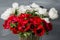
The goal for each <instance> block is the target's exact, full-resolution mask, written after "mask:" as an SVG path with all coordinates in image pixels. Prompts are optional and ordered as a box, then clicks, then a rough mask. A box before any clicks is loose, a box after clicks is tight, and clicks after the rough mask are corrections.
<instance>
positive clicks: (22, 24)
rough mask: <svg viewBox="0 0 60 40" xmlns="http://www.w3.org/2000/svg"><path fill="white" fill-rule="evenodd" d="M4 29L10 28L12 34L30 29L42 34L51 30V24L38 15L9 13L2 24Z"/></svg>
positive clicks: (36, 33)
mask: <svg viewBox="0 0 60 40" xmlns="http://www.w3.org/2000/svg"><path fill="white" fill-rule="evenodd" d="M3 26H4V28H5V29H10V30H11V31H12V32H13V33H14V34H19V33H20V32H22V33H24V32H28V31H31V32H33V33H34V34H35V35H38V36H42V35H43V34H44V33H45V32H46V31H50V30H52V24H51V23H47V22H46V21H45V20H43V19H41V18H40V17H39V16H33V15H31V14H26V13H24V14H23V13H21V14H20V15H19V16H16V15H11V16H10V17H9V18H8V19H7V20H6V21H5V22H4V24H3Z"/></svg>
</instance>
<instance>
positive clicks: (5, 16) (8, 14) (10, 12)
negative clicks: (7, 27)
mask: <svg viewBox="0 0 60 40" xmlns="http://www.w3.org/2000/svg"><path fill="white" fill-rule="evenodd" d="M11 14H12V9H11V8H8V9H7V10H6V11H5V12H4V13H3V14H2V15H1V18H2V19H3V20H6V19H8V17H9V16H10V15H11Z"/></svg>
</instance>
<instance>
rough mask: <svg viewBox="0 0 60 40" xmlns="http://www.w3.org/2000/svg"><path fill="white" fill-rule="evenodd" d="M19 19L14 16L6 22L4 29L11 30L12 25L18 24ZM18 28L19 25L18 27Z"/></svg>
mask: <svg viewBox="0 0 60 40" xmlns="http://www.w3.org/2000/svg"><path fill="white" fill-rule="evenodd" d="M18 20H19V19H18V17H17V16H14V15H12V16H10V17H9V18H8V19H7V20H6V21H5V22H4V24H3V27H4V28H5V29H9V28H10V27H11V25H10V24H11V23H12V24H15V23H18ZM16 26H17V25H16Z"/></svg>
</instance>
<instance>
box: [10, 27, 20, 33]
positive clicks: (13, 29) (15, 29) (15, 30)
mask: <svg viewBox="0 0 60 40" xmlns="http://www.w3.org/2000/svg"><path fill="white" fill-rule="evenodd" d="M10 29H11V31H12V32H13V33H14V34H18V33H19V31H18V30H17V28H10Z"/></svg>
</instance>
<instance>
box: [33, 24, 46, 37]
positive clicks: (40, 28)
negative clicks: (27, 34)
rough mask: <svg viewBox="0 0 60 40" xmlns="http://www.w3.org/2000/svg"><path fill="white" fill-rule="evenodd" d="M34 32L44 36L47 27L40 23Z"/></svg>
mask: <svg viewBox="0 0 60 40" xmlns="http://www.w3.org/2000/svg"><path fill="white" fill-rule="evenodd" d="M34 33H35V35H37V36H43V34H44V33H45V29H44V27H43V26H42V25H39V26H38V28H36V29H35V30H34Z"/></svg>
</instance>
